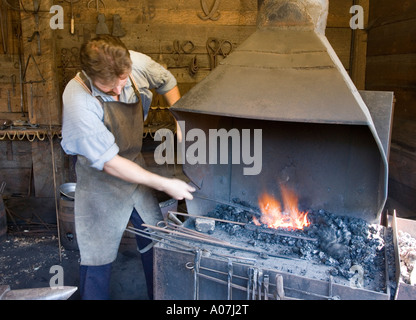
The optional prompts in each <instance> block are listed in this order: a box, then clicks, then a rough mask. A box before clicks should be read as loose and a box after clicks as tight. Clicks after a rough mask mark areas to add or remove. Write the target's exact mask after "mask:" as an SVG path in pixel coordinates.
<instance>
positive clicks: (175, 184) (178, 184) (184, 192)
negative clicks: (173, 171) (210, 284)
mask: <svg viewBox="0 0 416 320" xmlns="http://www.w3.org/2000/svg"><path fill="white" fill-rule="evenodd" d="M160 191H163V192H165V193H167V194H168V195H170V196H171V197H172V198H174V199H176V200H183V199H187V200H192V199H193V196H192V192H194V191H195V188H194V187H192V186H190V185H189V184H187V183H186V182H184V181H182V180H179V179H169V178H166V181H165V182H164V183H163V186H162V189H161V190H160Z"/></svg>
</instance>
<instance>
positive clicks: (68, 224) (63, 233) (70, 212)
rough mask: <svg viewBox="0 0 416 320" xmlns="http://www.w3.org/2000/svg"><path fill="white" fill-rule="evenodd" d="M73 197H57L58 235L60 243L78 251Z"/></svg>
mask: <svg viewBox="0 0 416 320" xmlns="http://www.w3.org/2000/svg"><path fill="white" fill-rule="evenodd" d="M74 203H75V201H74V200H73V199H70V198H68V197H65V196H61V198H60V199H59V212H58V218H59V237H60V240H61V245H62V246H63V247H64V248H65V249H67V250H72V251H78V250H79V249H78V242H77V236H76V233H75V215H74Z"/></svg>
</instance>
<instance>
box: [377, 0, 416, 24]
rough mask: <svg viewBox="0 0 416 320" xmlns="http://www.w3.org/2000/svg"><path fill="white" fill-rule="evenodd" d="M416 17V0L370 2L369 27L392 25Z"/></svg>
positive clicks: (378, 0) (379, 0)
mask: <svg viewBox="0 0 416 320" xmlns="http://www.w3.org/2000/svg"><path fill="white" fill-rule="evenodd" d="M415 17H416V2H415V1H414V0H401V1H390V0H377V1H371V2H370V17H369V27H370V28H373V27H376V26H380V25H385V24H391V23H395V22H398V21H404V20H408V19H413V18H415Z"/></svg>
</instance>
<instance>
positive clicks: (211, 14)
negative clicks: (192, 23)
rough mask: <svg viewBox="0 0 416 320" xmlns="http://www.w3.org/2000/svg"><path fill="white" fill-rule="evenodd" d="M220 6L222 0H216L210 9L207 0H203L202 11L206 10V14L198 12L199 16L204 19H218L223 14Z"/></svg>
mask: <svg viewBox="0 0 416 320" xmlns="http://www.w3.org/2000/svg"><path fill="white" fill-rule="evenodd" d="M219 6H220V0H215V1H214V4H213V5H212V8H211V10H210V9H209V8H208V5H207V3H206V1H205V0H201V7H202V11H204V14H205V16H204V15H202V14H200V13H198V17H199V18H200V19H202V20H204V21H205V20H208V19H210V20H213V21H217V20H218V19H219V18H220V16H221V13H220V12H219V11H218V8H219Z"/></svg>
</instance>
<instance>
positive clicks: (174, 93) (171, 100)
mask: <svg viewBox="0 0 416 320" xmlns="http://www.w3.org/2000/svg"><path fill="white" fill-rule="evenodd" d="M163 97H164V98H165V100H166V102H167V103H168V105H169V106H173V105H174V104H175V102H176V101H178V100H179V99H180V98H181V94H180V92H179V88H178V86H175V87H174V88H172V89H171V90H169V91H168V92H166V93H165V94H163Z"/></svg>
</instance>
